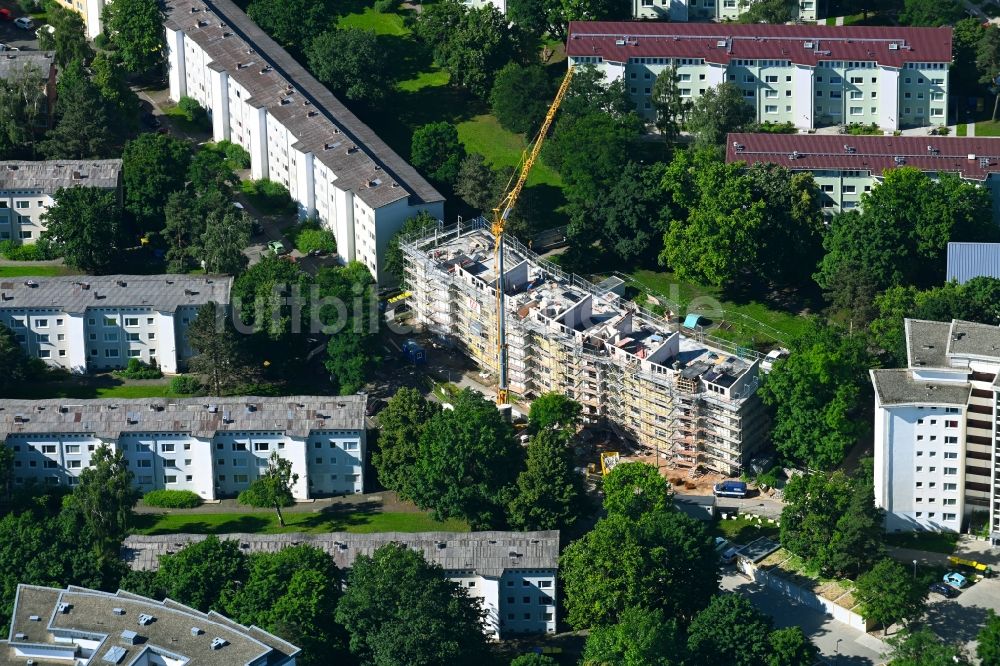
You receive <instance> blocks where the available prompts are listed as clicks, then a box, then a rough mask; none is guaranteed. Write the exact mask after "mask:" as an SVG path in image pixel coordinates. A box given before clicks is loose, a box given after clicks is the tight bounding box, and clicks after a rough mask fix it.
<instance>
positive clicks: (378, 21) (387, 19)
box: [337, 7, 410, 37]
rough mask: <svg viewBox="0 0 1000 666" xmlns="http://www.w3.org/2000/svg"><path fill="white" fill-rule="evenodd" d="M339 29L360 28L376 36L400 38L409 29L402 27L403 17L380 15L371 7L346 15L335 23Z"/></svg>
mask: <svg viewBox="0 0 1000 666" xmlns="http://www.w3.org/2000/svg"><path fill="white" fill-rule="evenodd" d="M337 25H338V26H339V27H341V28H361V29H362V30H371V31H372V32H374V33H375V34H376V35H392V36H394V37H402V36H403V35H408V34H410V29H409V28H407V27H406V26H405V25H403V17H402V16H400V15H399V14H382V13H380V12H377V11H375V10H374V9H373V8H372V7H368V8H366V9H365V10H364V11H363V12H361V13H360V14H347V15H346V16H341V17H340V20H339V21H337Z"/></svg>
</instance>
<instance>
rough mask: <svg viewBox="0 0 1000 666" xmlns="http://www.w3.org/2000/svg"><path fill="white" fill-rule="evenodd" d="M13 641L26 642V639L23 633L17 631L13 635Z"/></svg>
mask: <svg viewBox="0 0 1000 666" xmlns="http://www.w3.org/2000/svg"><path fill="white" fill-rule="evenodd" d="M14 640H16V641H26V640H28V637H27V636H25V635H24V634H23V633H21V632H20V631H19V632H17V633H16V634H14Z"/></svg>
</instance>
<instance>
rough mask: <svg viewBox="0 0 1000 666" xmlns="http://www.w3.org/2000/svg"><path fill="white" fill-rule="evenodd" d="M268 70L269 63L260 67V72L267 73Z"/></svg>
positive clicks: (269, 68) (269, 67)
mask: <svg viewBox="0 0 1000 666" xmlns="http://www.w3.org/2000/svg"><path fill="white" fill-rule="evenodd" d="M270 71H271V66H270V65H264V66H263V67H261V68H260V73H261V74H267V73H268V72H270Z"/></svg>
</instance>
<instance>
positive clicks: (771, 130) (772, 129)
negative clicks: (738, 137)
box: [747, 120, 798, 134]
mask: <svg viewBox="0 0 1000 666" xmlns="http://www.w3.org/2000/svg"><path fill="white" fill-rule="evenodd" d="M747 131H748V132H763V133H766V134H795V133H796V132H798V129H796V127H795V125H793V124H792V122H791V121H786V122H783V123H775V122H771V121H770V120H765V121H764V122H762V123H754V124H753V125H751V126H750V127H749V128H748V129H747Z"/></svg>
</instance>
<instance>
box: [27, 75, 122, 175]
mask: <svg viewBox="0 0 1000 666" xmlns="http://www.w3.org/2000/svg"><path fill="white" fill-rule="evenodd" d="M106 107H107V105H106V103H105V101H104V98H103V97H101V91H100V90H99V89H98V88H97V86H96V85H94V84H93V83H92V82H91V81H90V79H89V78H88V76H87V73H86V72H85V71H84V68H83V62H82V61H81V60H74V61H72V62H71V63H70V64H69V65H68V66H67V67H66V68H65V69H63V71H62V73H61V75H60V77H59V85H58V98H57V101H56V116H57V120H56V125H55V127H54V128H52V129H51V130H50V131H49V132H48V134H47V135H46V137H45V139H44V140H43V141H42V142H41V143H40V144H39V149H40V150H41V151H42V153H43V154H44V155H45V156H46V157H47V158H48V159H50V160H56V159H66V160H82V159H102V158H106V157H111V155H112V153H113V152H114V151H113V149H112V143H113V137H112V135H111V131H110V130H109V129H108V126H109V124H110V123H109V118H108V112H107V108H106Z"/></svg>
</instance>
